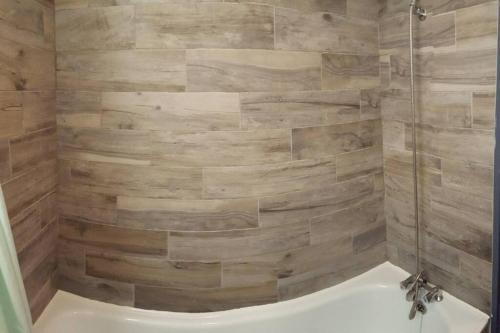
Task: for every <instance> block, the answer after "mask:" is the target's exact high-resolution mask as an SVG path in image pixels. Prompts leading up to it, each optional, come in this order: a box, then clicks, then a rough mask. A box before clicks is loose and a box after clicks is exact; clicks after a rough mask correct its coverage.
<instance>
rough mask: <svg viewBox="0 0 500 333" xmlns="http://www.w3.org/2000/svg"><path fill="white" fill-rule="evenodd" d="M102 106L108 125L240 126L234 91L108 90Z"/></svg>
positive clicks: (159, 127) (168, 127)
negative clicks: (123, 91) (125, 91)
mask: <svg viewBox="0 0 500 333" xmlns="http://www.w3.org/2000/svg"><path fill="white" fill-rule="evenodd" d="M102 109H103V116H102V126H103V127H105V128H115V129H136V130H168V131H171V130H185V131H202V130H208V131H212V130H213V131H217V130H237V129H239V127H240V112H239V111H240V106H239V97H238V94H234V93H162V92H140V93H114V92H109V93H107V92H105V93H103V95H102Z"/></svg>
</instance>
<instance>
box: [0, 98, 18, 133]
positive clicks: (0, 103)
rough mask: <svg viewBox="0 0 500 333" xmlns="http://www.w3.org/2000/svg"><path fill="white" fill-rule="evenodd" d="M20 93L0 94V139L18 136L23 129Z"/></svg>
mask: <svg viewBox="0 0 500 333" xmlns="http://www.w3.org/2000/svg"><path fill="white" fill-rule="evenodd" d="M21 96H22V95H21V93H19V92H16V91H2V92H0V118H1V119H2V121H1V122H0V138H4V137H11V136H16V135H20V134H22V133H23V132H24V128H23V103H22V97H21Z"/></svg>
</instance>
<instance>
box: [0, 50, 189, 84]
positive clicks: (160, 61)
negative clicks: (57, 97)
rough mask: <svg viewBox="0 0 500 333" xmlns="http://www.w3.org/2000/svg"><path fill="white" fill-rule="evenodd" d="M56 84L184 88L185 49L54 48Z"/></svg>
mask: <svg viewBox="0 0 500 333" xmlns="http://www.w3.org/2000/svg"><path fill="white" fill-rule="evenodd" d="M0 82H1V81H0ZM57 86H58V89H61V90H88V91H184V90H185V86H186V65H185V51H183V50H116V51H64V52H58V54H57Z"/></svg>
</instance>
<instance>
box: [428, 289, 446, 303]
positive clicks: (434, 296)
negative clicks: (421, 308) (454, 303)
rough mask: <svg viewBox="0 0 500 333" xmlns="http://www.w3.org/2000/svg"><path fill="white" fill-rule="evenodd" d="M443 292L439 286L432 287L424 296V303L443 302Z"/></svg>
mask: <svg viewBox="0 0 500 333" xmlns="http://www.w3.org/2000/svg"><path fill="white" fill-rule="evenodd" d="M443 298H444V296H443V290H442V289H441V287H440V286H435V287H432V288H431V289H430V290H429V291H428V292H427V293H426V294H425V295H424V301H425V302H426V303H432V302H441V301H442V300H443Z"/></svg>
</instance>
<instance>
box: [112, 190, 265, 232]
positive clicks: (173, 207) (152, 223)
mask: <svg viewBox="0 0 500 333" xmlns="http://www.w3.org/2000/svg"><path fill="white" fill-rule="evenodd" d="M117 207H118V224H119V225H122V226H126V227H131V228H140V229H148V230H176V231H217V230H232V229H249V228H256V227H258V224H259V223H258V216H257V215H258V208H257V200H256V199H227V200H169V199H151V198H134V197H118V206H117Z"/></svg>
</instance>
